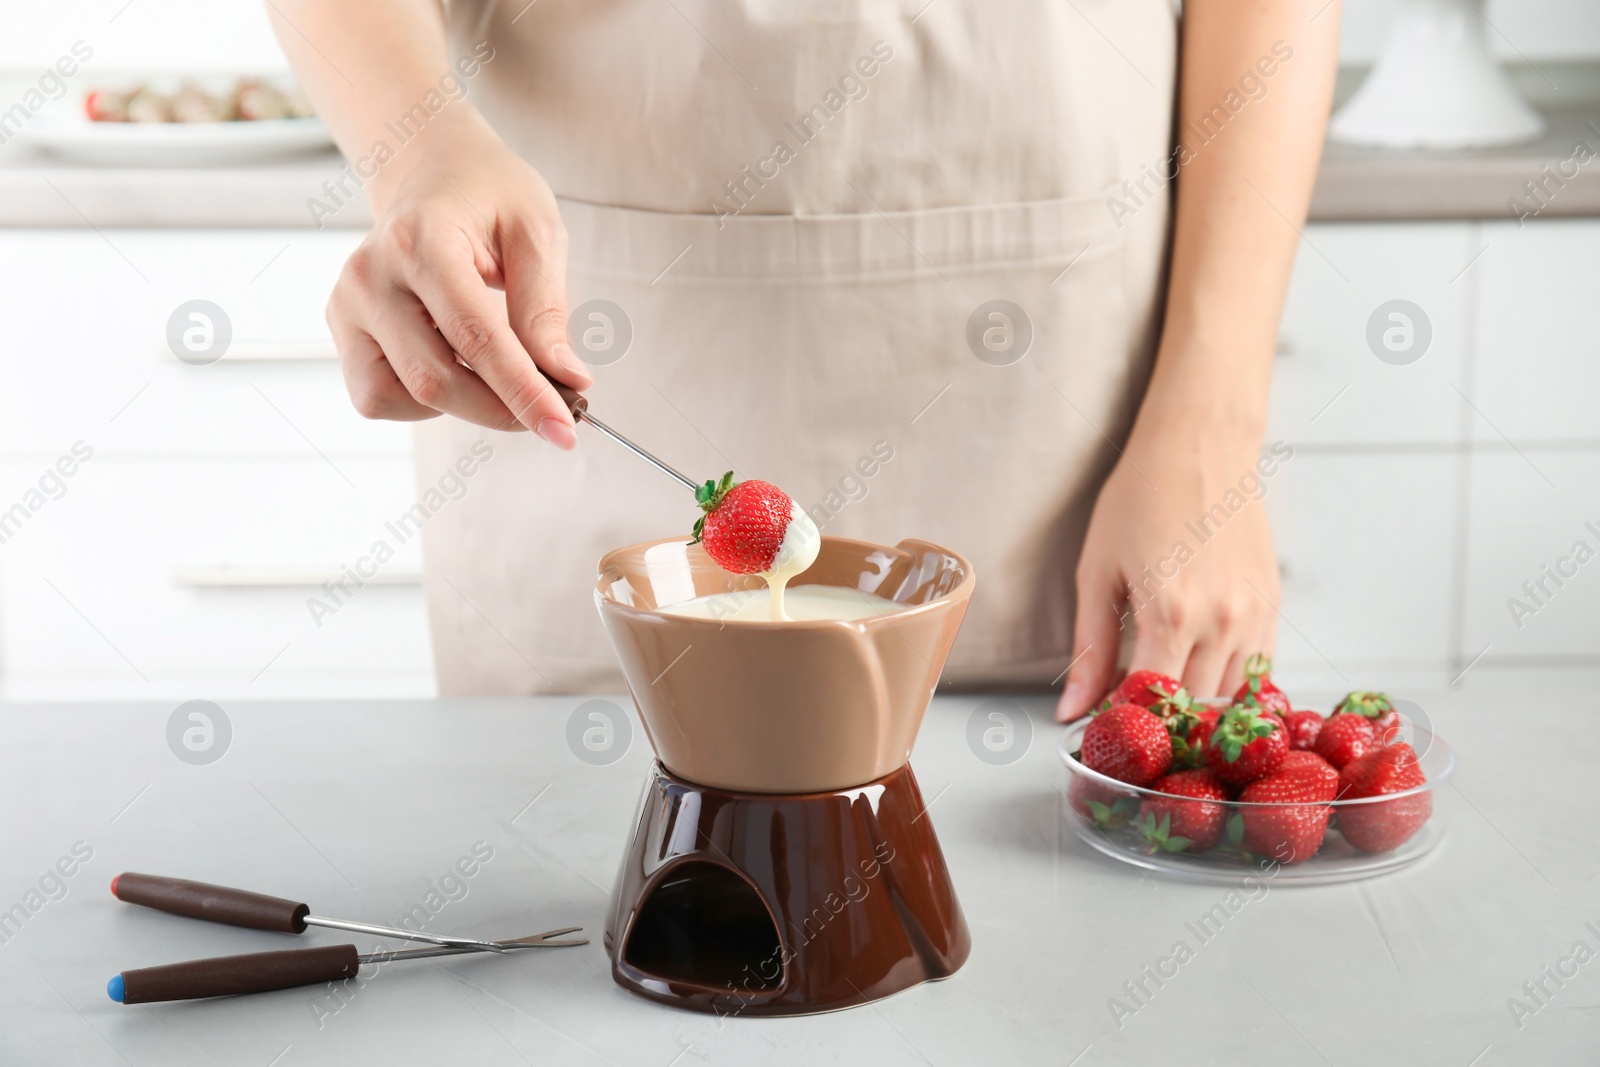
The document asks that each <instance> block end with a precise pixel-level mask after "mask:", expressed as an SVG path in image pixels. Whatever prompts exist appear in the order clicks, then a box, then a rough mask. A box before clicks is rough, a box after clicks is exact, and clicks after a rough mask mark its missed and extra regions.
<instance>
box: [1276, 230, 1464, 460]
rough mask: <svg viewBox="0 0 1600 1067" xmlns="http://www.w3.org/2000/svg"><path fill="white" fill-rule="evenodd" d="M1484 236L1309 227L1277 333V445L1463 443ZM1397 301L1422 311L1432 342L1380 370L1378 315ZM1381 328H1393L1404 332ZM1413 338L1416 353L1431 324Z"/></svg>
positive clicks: (1418, 328) (1389, 324)
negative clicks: (1471, 273) (1476, 274)
mask: <svg viewBox="0 0 1600 1067" xmlns="http://www.w3.org/2000/svg"><path fill="white" fill-rule="evenodd" d="M1474 230H1475V227H1473V226H1472V225H1471V224H1467V223H1407V224H1376V223H1374V224H1365V223H1363V224H1356V223H1343V224H1340V223H1328V224H1322V225H1316V226H1308V227H1307V228H1306V234H1305V239H1304V240H1303V241H1302V242H1301V245H1300V251H1299V254H1298V256H1297V258H1296V260H1295V269H1294V277H1293V281H1292V283H1291V284H1290V287H1289V293H1288V296H1287V298H1286V300H1285V304H1284V313H1283V322H1282V325H1281V328H1280V331H1279V336H1280V340H1279V354H1278V358H1277V362H1276V366H1275V367H1274V371H1273V388H1272V418H1271V426H1270V429H1269V432H1268V436H1269V437H1273V438H1284V439H1287V440H1291V441H1295V442H1305V443H1321V444H1338V443H1347V442H1360V443H1363V444H1382V443H1407V444H1413V443H1418V442H1426V443H1433V444H1448V443H1450V442H1453V441H1455V440H1456V439H1457V437H1458V436H1459V429H1460V409H1461V399H1460V396H1459V394H1457V393H1456V392H1455V390H1454V389H1453V388H1452V384H1453V383H1458V384H1459V383H1465V382H1466V381H1467V378H1468V375H1467V372H1466V367H1465V362H1466V359H1467V355H1468V344H1467V328H1468V293H1469V289H1470V281H1469V278H1468V276H1467V274H1466V273H1464V271H1465V270H1466V268H1467V264H1468V263H1469V262H1471V260H1472V257H1473V256H1474V255H1475V254H1476V253H1477V251H1478V249H1477V248H1476V247H1474ZM1394 300H1407V301H1410V302H1411V303H1413V304H1415V305H1416V306H1417V307H1419V308H1420V309H1421V310H1422V316H1424V317H1425V318H1426V321H1427V332H1428V333H1430V334H1431V340H1430V341H1429V342H1428V344H1427V347H1426V349H1425V350H1422V354H1421V356H1420V357H1417V358H1416V359H1415V361H1414V362H1410V363H1406V364H1403V365H1397V364H1394V363H1389V362H1385V361H1383V360H1381V359H1379V358H1378V356H1377V355H1375V354H1374V352H1373V349H1372V347H1371V346H1370V345H1369V343H1368V337H1367V331H1368V323H1369V321H1370V320H1372V318H1373V316H1374V314H1375V313H1377V312H1378V310H1379V309H1380V307H1382V306H1383V305H1385V304H1387V303H1389V302H1390V301H1394ZM1379 317H1380V319H1382V320H1383V322H1384V323H1385V324H1386V325H1385V327H1384V328H1385V329H1389V328H1393V327H1394V325H1395V323H1394V322H1393V321H1391V320H1389V319H1388V318H1387V316H1379ZM1411 318H1413V319H1416V318H1417V316H1415V315H1413V316H1411ZM1411 328H1412V330H1413V331H1414V332H1413V335H1412V343H1413V344H1414V345H1416V344H1418V342H1419V341H1420V337H1421V333H1422V329H1423V326H1422V323H1421V321H1420V320H1418V321H1414V322H1412V323H1411ZM1419 347H1420V346H1419ZM1386 351H1387V350H1386ZM1463 387H1464V386H1463Z"/></svg>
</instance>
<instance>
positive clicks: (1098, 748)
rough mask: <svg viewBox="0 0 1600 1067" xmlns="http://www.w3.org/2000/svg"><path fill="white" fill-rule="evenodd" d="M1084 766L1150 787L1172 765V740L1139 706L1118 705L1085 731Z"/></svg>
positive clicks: (1112, 776)
mask: <svg viewBox="0 0 1600 1067" xmlns="http://www.w3.org/2000/svg"><path fill="white" fill-rule="evenodd" d="M1082 753H1083V765H1084V766H1085V767H1088V768H1089V769H1090V770H1094V771H1099V772H1100V773H1101V774H1103V775H1105V776H1107V777H1108V778H1115V779H1116V780H1117V781H1119V782H1127V783H1128V784H1130V785H1149V784H1150V783H1151V782H1153V781H1155V780H1156V779H1157V778H1160V777H1161V776H1162V775H1163V774H1166V773H1167V768H1168V767H1169V766H1171V765H1172V738H1171V737H1170V736H1169V735H1168V733H1167V728H1166V726H1164V725H1163V724H1162V722H1161V720H1160V719H1158V718H1156V717H1155V716H1154V715H1152V714H1151V713H1150V711H1149V710H1148V709H1146V708H1141V707H1140V706H1139V705H1137V704H1118V705H1117V706H1116V707H1114V708H1112V709H1111V710H1110V711H1103V712H1101V713H1100V714H1099V715H1096V716H1095V717H1094V718H1093V719H1091V720H1090V721H1089V725H1088V726H1087V727H1086V728H1085V729H1084V731H1083V748H1082Z"/></svg>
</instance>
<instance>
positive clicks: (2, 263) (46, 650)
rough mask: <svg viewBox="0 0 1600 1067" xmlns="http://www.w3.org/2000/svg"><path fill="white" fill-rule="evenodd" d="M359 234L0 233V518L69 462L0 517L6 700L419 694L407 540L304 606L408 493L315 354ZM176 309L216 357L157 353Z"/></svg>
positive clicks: (399, 461)
mask: <svg viewBox="0 0 1600 1067" xmlns="http://www.w3.org/2000/svg"><path fill="white" fill-rule="evenodd" d="M359 238H360V235H359V234H354V233H350V232H347V231H329V232H326V233H312V232H309V231H272V232H214V231H206V232H196V231H127V230H108V231H106V232H105V233H104V234H99V233H96V232H94V231H92V230H71V231H7V232H0V312H3V319H4V321H5V322H6V324H7V343H6V346H5V348H4V350H3V351H0V523H3V522H4V512H5V509H10V508H11V507H12V506H13V505H14V504H17V503H18V502H24V501H27V500H28V499H29V498H28V495H27V494H28V492H29V489H30V488H33V489H37V488H38V486H39V480H40V479H41V478H48V476H47V475H46V474H45V472H46V470H47V469H49V468H51V467H52V466H53V465H54V464H55V463H56V462H57V461H58V459H59V458H60V457H61V456H63V455H70V454H71V449H72V448H73V446H74V445H75V444H77V445H78V447H79V449H80V451H81V450H83V449H89V450H92V452H93V458H92V459H90V461H89V462H87V463H84V464H82V465H81V467H80V468H79V469H77V470H76V471H75V473H74V474H73V475H72V477H71V478H69V479H66V480H65V482H64V485H65V493H64V495H62V496H61V497H60V499H51V500H49V501H48V502H47V503H44V504H43V506H41V507H39V508H38V510H37V511H32V510H28V509H27V508H26V504H25V505H24V511H25V512H26V516H27V517H26V520H25V521H23V522H22V523H21V526H20V528H15V526H16V523H17V522H18V521H19V519H18V517H17V516H16V515H15V514H14V516H13V528H10V529H0V533H3V534H4V541H3V543H0V657H3V671H0V680H3V685H4V694H5V695H6V696H7V697H10V698H12V699H80V698H96V697H124V698H126V697H132V698H150V699H163V700H165V699H189V698H196V697H210V698H218V699H220V698H237V699H245V698H250V697H257V696H316V695H330V696H331V695H348V696H362V695H365V696H422V695H429V694H431V693H432V692H433V688H434V684H433V672H432V666H431V655H430V651H429V646H428V639H427V624H426V613H425V607H424V603H423V596H422V590H421V587H420V584H419V581H418V576H419V574H420V570H421V559H420V552H419V546H418V545H417V544H416V541H415V540H414V539H412V540H410V541H409V542H408V543H406V544H398V543H396V544H394V545H393V546H392V547H393V548H394V549H395V550H396V556H395V558H394V559H393V560H391V561H390V562H388V563H387V564H385V565H384V566H383V568H381V573H380V574H379V575H378V577H377V578H376V580H375V581H374V582H373V583H370V584H367V585H366V586H364V587H363V588H361V589H360V590H359V591H358V592H357V593H356V594H355V595H354V596H352V597H350V598H349V599H348V602H347V603H345V604H343V605H340V606H338V610H337V611H336V612H335V613H334V614H333V615H331V616H328V617H325V618H323V619H322V622H323V625H322V626H321V627H318V626H317V625H316V624H315V622H314V621H313V619H312V618H311V614H310V611H309V609H308V607H307V598H308V597H311V596H313V595H320V594H319V591H318V590H317V589H316V588H315V587H314V584H315V583H320V582H322V581H324V580H328V579H334V578H337V577H339V576H340V573H341V569H342V567H343V565H344V564H346V563H353V562H354V561H355V560H356V559H357V558H358V557H359V556H360V555H361V554H364V553H366V552H367V551H368V550H369V549H370V548H371V547H372V545H373V543H374V541H376V540H378V539H381V538H385V537H387V538H388V540H390V541H398V538H396V537H395V536H394V535H393V534H390V533H387V531H386V529H385V526H384V523H385V522H386V521H387V520H391V519H393V518H395V517H396V516H398V515H400V514H401V513H402V512H404V511H405V510H406V509H407V508H409V507H410V506H411V505H412V503H414V502H415V500H416V489H415V486H414V483H413V474H412V466H411V459H410V447H409V430H408V428H407V427H406V426H404V425H400V424H393V423H378V422H371V421H368V420H365V419H363V418H361V417H360V416H359V415H357V414H356V412H355V411H354V410H353V409H352V408H351V406H350V402H349V400H348V398H347V396H346V394H345V390H344V385H343V382H342V381H341V378H340V375H339V369H338V365H337V363H335V362H334V361H333V360H332V359H331V358H328V357H329V356H331V353H332V342H331V338H330V337H329V336H328V331H327V326H326V324H325V323H324V321H323V306H324V305H325V303H326V300H327V293H328V290H329V289H330V288H331V286H332V284H333V281H334V279H335V278H336V277H337V275H338V271H339V268H340V266H341V265H342V264H343V262H344V259H345V257H346V256H347V255H348V254H349V251H350V250H351V249H352V248H353V247H354V245H355V243H356V242H357V241H358V240H359ZM192 299H206V300H210V301H212V302H213V303H215V304H217V305H219V306H220V307H222V308H223V310H224V312H225V314H226V315H227V317H228V319H229V321H230V323H231V326H232V334H233V338H232V343H231V346H230V348H229V351H228V353H227V355H226V356H225V358H224V359H223V360H221V361H220V362H217V363H213V364H210V365H206V366H194V365H191V364H188V363H185V362H182V361H180V360H179V359H177V358H176V357H175V356H174V355H173V354H172V353H171V351H170V350H169V348H168V345H167V340H166V333H167V321H168V318H169V317H170V316H171V314H172V312H173V310H174V309H175V308H177V307H178V305H180V304H181V303H183V302H185V301H188V300H192ZM286 356H287V357H291V358H278V357H286ZM236 357H242V358H236ZM80 442H81V444H79V443H80ZM49 489H50V491H51V492H54V491H57V489H58V487H57V486H56V485H55V483H54V482H53V481H52V482H49ZM46 495H47V496H48V495H49V494H48V493H47V494H46ZM34 500H35V502H37V500H38V498H34ZM308 583H312V584H308Z"/></svg>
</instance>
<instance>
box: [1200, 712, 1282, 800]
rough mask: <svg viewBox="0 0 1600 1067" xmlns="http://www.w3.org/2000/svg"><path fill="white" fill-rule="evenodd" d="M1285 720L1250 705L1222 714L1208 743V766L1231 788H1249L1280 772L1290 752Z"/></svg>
mask: <svg viewBox="0 0 1600 1067" xmlns="http://www.w3.org/2000/svg"><path fill="white" fill-rule="evenodd" d="M1288 738H1289V735H1288V732H1287V731H1285V730H1284V728H1283V720H1282V719H1280V718H1278V717H1277V716H1276V715H1273V714H1272V713H1271V712H1267V711H1262V710H1261V709H1260V708H1256V707H1251V706H1250V705H1248V704H1235V705H1234V706H1233V707H1231V708H1229V709H1228V710H1227V711H1225V712H1223V713H1222V717H1221V718H1220V719H1218V720H1217V726H1216V729H1214V730H1213V731H1212V732H1211V737H1210V739H1208V740H1207V741H1206V765H1207V766H1209V767H1210V768H1211V770H1212V771H1213V772H1215V774H1216V776H1217V777H1218V778H1220V779H1222V780H1223V781H1224V782H1227V783H1229V784H1230V785H1246V784H1248V783H1250V782H1253V781H1255V780H1256V779H1257V778H1264V777H1266V776H1267V775H1269V774H1271V773H1272V772H1273V771H1275V770H1277V769H1278V765H1279V764H1280V763H1282V762H1283V757H1284V756H1285V755H1286V754H1287V753H1288V751H1289V740H1288Z"/></svg>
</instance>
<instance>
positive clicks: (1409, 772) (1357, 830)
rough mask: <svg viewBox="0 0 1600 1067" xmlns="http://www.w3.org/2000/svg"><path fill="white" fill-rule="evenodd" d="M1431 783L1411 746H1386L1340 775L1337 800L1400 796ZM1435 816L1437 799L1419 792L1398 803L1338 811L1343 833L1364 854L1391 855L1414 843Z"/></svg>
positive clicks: (1354, 806)
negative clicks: (1430, 817) (1392, 850)
mask: <svg viewBox="0 0 1600 1067" xmlns="http://www.w3.org/2000/svg"><path fill="white" fill-rule="evenodd" d="M1426 781H1427V778H1426V777H1425V776H1424V775H1423V773H1422V765H1421V764H1420V763H1418V762H1417V754H1416V752H1415V751H1413V750H1412V748H1411V746H1410V745H1407V744H1397V745H1386V746H1383V747H1381V748H1378V749H1374V750H1373V751H1372V752H1369V753H1367V754H1366V755H1365V756H1362V757H1361V758H1360V759H1357V760H1355V761H1353V762H1351V763H1350V764H1348V765H1347V766H1346V767H1345V768H1344V770H1342V771H1340V772H1339V799H1340V800H1358V799H1360V798H1361V797H1376V796H1383V795H1384V794H1386V793H1399V792H1402V791H1404V790H1407V789H1414V788H1416V787H1417V786H1419V785H1422V784H1424V783H1425V782H1426ZM1432 814H1433V794H1432V793H1430V792H1426V791H1424V792H1421V793H1416V794H1413V795H1411V796H1408V797H1401V798H1399V799H1398V800H1380V801H1377V802H1376V803H1372V804H1350V805H1348V806H1341V807H1340V808H1339V832H1340V833H1341V834H1343V835H1344V839H1345V840H1346V841H1348V842H1350V844H1351V845H1353V846H1355V847H1356V848H1359V849H1360V850H1361V851H1363V852H1388V851H1389V850H1390V849H1392V848H1399V847H1400V846H1401V845H1403V844H1405V843H1406V842H1407V841H1409V840H1411V835H1412V834H1414V833H1416V832H1417V831H1418V830H1419V829H1421V827H1422V824H1423V823H1425V822H1427V821H1428V817H1429V816H1430V815H1432Z"/></svg>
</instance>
